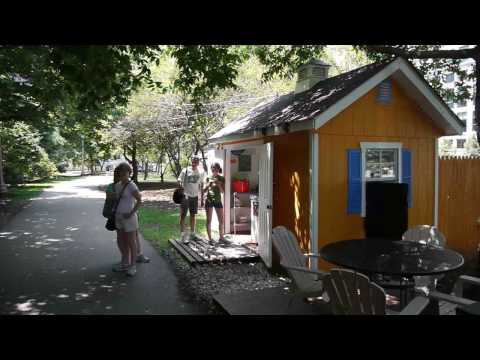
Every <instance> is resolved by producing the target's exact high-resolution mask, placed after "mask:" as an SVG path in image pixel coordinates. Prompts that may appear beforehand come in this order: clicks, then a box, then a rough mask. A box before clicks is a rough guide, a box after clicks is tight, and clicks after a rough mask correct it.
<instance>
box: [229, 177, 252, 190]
mask: <svg viewBox="0 0 480 360" xmlns="http://www.w3.org/2000/svg"><path fill="white" fill-rule="evenodd" d="M233 191H234V192H238V193H246V192H248V191H249V184H248V180H246V179H245V180H235V181H233Z"/></svg>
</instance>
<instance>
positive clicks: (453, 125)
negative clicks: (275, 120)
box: [314, 58, 463, 135]
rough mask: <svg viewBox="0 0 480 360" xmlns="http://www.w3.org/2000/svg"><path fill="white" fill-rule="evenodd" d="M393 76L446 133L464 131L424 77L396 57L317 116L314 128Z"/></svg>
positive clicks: (320, 125)
mask: <svg viewBox="0 0 480 360" xmlns="http://www.w3.org/2000/svg"><path fill="white" fill-rule="evenodd" d="M390 76H391V77H393V78H394V79H395V80H396V81H397V82H398V83H399V85H400V86H401V87H402V88H403V89H404V90H405V92H406V93H407V95H409V96H410V97H411V98H412V99H413V100H414V101H415V102H416V103H418V104H419V106H420V107H421V108H422V109H423V110H424V111H425V112H426V113H427V114H428V115H429V116H430V117H431V118H432V119H433V121H434V122H435V123H436V124H437V126H439V127H440V128H442V129H443V130H444V131H445V132H446V134H447V135H453V134H461V133H462V132H463V128H462V126H461V125H460V124H458V122H457V121H456V120H455V118H454V117H453V116H452V114H451V113H450V111H449V109H448V108H447V106H446V105H444V104H443V103H441V102H440V101H439V100H438V99H437V97H436V96H435V94H434V93H432V90H431V89H430V88H429V87H428V86H427V85H426V84H425V82H424V81H423V79H421V78H420V76H419V75H418V74H417V72H416V71H415V70H414V69H412V65H411V64H409V63H408V62H407V61H406V60H404V59H402V58H397V59H396V60H394V61H392V62H391V63H390V64H388V65H387V66H386V67H385V68H384V69H383V70H381V71H379V72H378V73H377V74H375V75H374V76H372V77H371V78H370V79H368V80H367V81H365V82H364V83H363V84H361V85H360V86H359V87H357V88H356V89H355V90H353V91H352V92H351V93H349V94H348V95H347V96H345V97H343V98H342V99H340V100H339V101H337V102H336V103H335V104H333V105H332V106H330V107H329V108H328V109H327V110H326V111H324V112H323V113H321V114H320V115H318V116H317V117H316V118H315V120H314V121H315V123H314V127H315V129H318V128H320V127H322V126H323V125H325V124H326V123H327V122H328V121H330V120H331V119H332V118H333V117H335V116H336V115H338V114H339V113H340V112H342V111H343V110H345V109H346V108H347V107H349V106H350V105H351V104H353V103H354V102H355V101H357V100H358V99H360V98H361V97H362V96H364V95H365V94H367V93H368V92H369V91H370V90H372V89H374V88H375V87H376V86H377V85H378V84H380V83H381V82H382V81H383V80H385V79H387V78H388V77H390Z"/></svg>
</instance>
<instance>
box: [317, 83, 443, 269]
mask: <svg viewBox="0 0 480 360" xmlns="http://www.w3.org/2000/svg"><path fill="white" fill-rule="evenodd" d="M392 91H393V99H392V102H391V103H390V104H388V105H386V104H380V103H378V102H377V101H376V96H377V89H373V90H372V91H370V92H369V93H367V94H366V95H365V96H363V97H362V98H360V99H359V100H357V101H356V102H355V103H353V104H352V105H351V106H349V107H348V108H347V109H345V110H344V111H343V112H341V113H340V114H338V115H337V116H336V117H335V118H333V119H332V120H330V121H329V122H328V123H327V124H325V125H324V126H323V127H321V128H320V129H319V130H318V133H319V171H318V174H319V179H318V194H317V196H318V201H319V205H318V209H319V214H318V246H319V248H321V247H322V246H324V245H326V244H328V243H331V242H335V241H339V240H344V239H353V238H362V237H364V231H363V219H362V217H360V215H348V214H347V194H348V184H347V180H348V163H347V150H348V149H359V148H360V142H363V141H365V142H401V143H402V146H403V147H404V148H406V149H410V150H411V152H412V179H413V194H412V195H413V198H412V199H413V207H412V208H411V209H409V214H408V219H409V220H408V223H409V224H408V226H409V227H412V226H415V225H420V224H433V218H434V193H435V180H434V173H435V170H434V169H435V141H436V138H437V137H439V136H442V135H444V134H443V132H442V131H441V130H440V129H438V128H437V127H436V126H435V125H434V124H433V122H432V121H431V119H430V118H429V117H428V115H426V114H425V113H424V112H423V111H422V110H421V109H420V108H419V107H418V105H417V104H416V103H415V102H414V101H412V100H411V99H409V98H408V97H407V96H406V95H405V94H404V92H403V91H402V90H401V89H400V87H399V86H398V85H397V84H396V83H395V82H394V81H393V82H392ZM319 265H320V267H321V268H323V269H328V268H329V267H330V265H329V264H328V263H326V262H323V261H320V264H319Z"/></svg>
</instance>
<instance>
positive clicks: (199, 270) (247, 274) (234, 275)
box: [162, 249, 290, 314]
mask: <svg viewBox="0 0 480 360" xmlns="http://www.w3.org/2000/svg"><path fill="white" fill-rule="evenodd" d="M162 253H163V255H164V256H165V257H166V258H167V259H168V260H169V261H170V263H171V264H172V266H173V267H174V270H175V273H176V275H177V277H178V285H179V287H180V288H181V289H182V291H185V292H187V293H188V295H190V296H191V297H192V298H193V300H195V301H199V302H203V303H206V304H207V305H208V308H209V313H211V314H218V313H220V309H219V308H218V306H217V305H215V303H214V302H213V296H214V295H217V294H232V293H235V292H238V291H243V290H260V289H265V288H272V287H280V286H285V285H288V284H290V279H287V278H284V277H282V276H275V275H272V274H270V273H269V272H268V270H267V268H266V267H265V265H264V264H263V263H262V262H257V263H240V262H229V263H223V264H202V265H196V266H195V267H192V266H191V265H190V264H189V263H188V262H186V261H185V260H184V259H183V258H182V257H181V256H180V255H179V254H178V253H177V252H176V250H174V249H167V250H163V251H162Z"/></svg>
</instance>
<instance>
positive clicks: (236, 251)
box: [169, 237, 260, 265]
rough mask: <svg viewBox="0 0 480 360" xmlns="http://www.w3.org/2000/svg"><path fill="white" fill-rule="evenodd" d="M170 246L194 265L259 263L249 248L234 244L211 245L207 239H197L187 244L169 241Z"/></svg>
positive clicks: (257, 257)
mask: <svg viewBox="0 0 480 360" xmlns="http://www.w3.org/2000/svg"><path fill="white" fill-rule="evenodd" d="M169 242H170V244H171V245H172V246H173V247H174V248H175V249H176V250H177V251H178V252H179V253H180V255H182V257H183V258H184V259H185V260H187V261H188V262H189V263H190V264H192V265H197V264H205V263H223V262H229V261H237V262H243V261H249V262H252V261H258V260H259V259H260V258H259V256H258V254H257V253H256V252H254V251H252V250H251V249H249V248H248V247H244V246H241V245H238V244H233V243H228V242H226V243H224V244H221V245H218V244H216V245H213V246H212V245H209V244H208V243H207V242H206V241H205V239H202V238H198V237H197V238H195V240H191V241H190V242H189V243H187V244H185V243H183V242H182V241H180V240H174V239H170V240H169Z"/></svg>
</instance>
